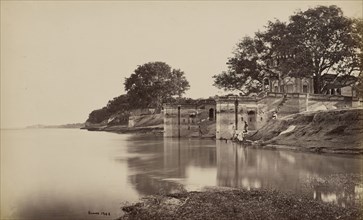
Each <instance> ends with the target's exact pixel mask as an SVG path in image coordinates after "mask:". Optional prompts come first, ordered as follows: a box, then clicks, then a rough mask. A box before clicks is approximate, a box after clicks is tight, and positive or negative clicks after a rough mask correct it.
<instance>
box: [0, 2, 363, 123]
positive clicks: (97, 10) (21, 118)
mask: <svg viewBox="0 0 363 220" xmlns="http://www.w3.org/2000/svg"><path fill="white" fill-rule="evenodd" d="M0 4H1V48H0V50H1V63H0V64H1V128H18V127H24V126H28V125H34V124H47V125H55V124H66V123H76V122H84V121H85V120H86V119H87V117H88V114H89V113H90V112H91V111H92V110H95V109H99V108H102V107H103V106H105V105H106V104H107V102H108V100H110V99H112V98H114V97H116V96H119V95H121V94H124V93H125V91H124V85H123V83H124V80H125V78H126V77H129V76H130V75H131V74H132V73H133V71H134V70H135V69H136V68H137V66H138V65H142V64H144V63H147V62H153V61H163V62H166V63H167V64H169V65H170V66H171V67H172V68H175V69H181V70H182V71H184V72H185V76H186V78H187V80H188V81H189V82H190V85H191V88H190V90H189V91H188V92H187V93H186V94H185V96H186V97H191V98H208V97H210V96H214V95H222V94H225V92H224V91H221V90H218V89H217V88H215V87H214V86H213V78H212V76H213V75H216V74H219V73H221V72H222V71H223V70H226V68H227V66H226V61H227V59H228V57H231V56H232V51H233V49H234V47H235V45H236V44H237V43H238V41H239V40H240V39H242V37H244V36H253V34H254V33H255V32H256V31H258V30H264V26H265V25H266V24H267V22H268V21H269V20H274V19H279V20H282V21H287V20H288V18H289V16H290V15H293V14H294V12H296V11H297V10H299V9H301V10H306V9H308V8H311V7H315V6H317V5H337V6H339V7H340V8H342V10H343V12H344V14H345V15H346V16H348V17H362V14H363V12H362V8H363V3H362V1H298V0H295V1H286V0H285V1H272V0H271V1H198V2H191V1H172V2H170V1H169V2H165V1H137V2H128V1H1V0H0Z"/></svg>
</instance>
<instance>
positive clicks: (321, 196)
mask: <svg viewBox="0 0 363 220" xmlns="http://www.w3.org/2000/svg"><path fill="white" fill-rule="evenodd" d="M361 164H362V159H361V158H358V157H341V156H327V155H318V154H306V153H296V152H289V151H270V150H257V149H249V148H244V147H242V146H240V145H236V144H232V143H225V142H222V141H215V140H198V139H190V140H189V139H183V140H180V141H178V140H176V139H163V138H162V137H155V136H150V135H120V134H113V133H104V132H88V131H84V130H74V129H34V130H31V129H29V130H2V131H1V219H115V218H117V217H118V216H120V215H121V210H120V206H121V205H122V204H125V202H132V201H137V200H138V199H139V198H140V197H142V196H145V195H150V194H154V193H170V192H176V191H178V190H181V189H187V190H198V189H202V188H203V187H206V186H231V187H239V188H245V189H251V188H274V189H278V190H282V191H292V192H296V193H306V194H307V195H308V196H311V197H312V198H314V199H318V200H322V201H326V202H334V203H337V204H339V205H345V204H349V203H354V201H357V199H362V198H363V186H362V185H361V184H353V185H352V184H349V185H344V184H340V183H341V179H342V178H341V175H342V176H343V180H344V175H347V174H349V175H360V174H361V168H362V165H361ZM336 176H339V178H338V180H339V181H337V182H338V183H337V184H332V185H329V186H328V187H327V186H325V185H324V187H321V185H319V184H316V186H314V187H311V186H310V187H309V183H310V182H309V181H310V180H312V179H313V180H314V181H315V183H316V181H317V182H318V183H319V180H320V181H321V182H324V179H326V178H330V179H332V178H333V179H334V178H335V177H336Z"/></svg>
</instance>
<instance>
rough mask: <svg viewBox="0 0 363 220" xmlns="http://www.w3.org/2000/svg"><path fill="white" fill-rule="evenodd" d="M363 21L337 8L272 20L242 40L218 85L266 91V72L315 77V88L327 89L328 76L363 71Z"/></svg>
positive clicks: (331, 7) (311, 11) (248, 90)
mask: <svg viewBox="0 0 363 220" xmlns="http://www.w3.org/2000/svg"><path fill="white" fill-rule="evenodd" d="M362 23H363V22H362V19H351V18H347V17H345V16H344V15H343V12H342V10H341V9H340V8H338V7H336V6H329V7H327V6H318V7H316V8H311V9H308V10H306V11H299V12H297V13H295V14H294V15H292V16H291V17H290V19H289V21H288V22H281V21H279V20H276V21H273V22H272V21H269V22H268V24H267V26H266V30H265V31H263V32H257V33H255V36H254V37H248V36H247V37H244V38H243V39H242V40H241V41H240V42H239V43H238V44H237V47H236V49H235V51H234V53H233V57H231V58H229V59H228V62H227V66H228V70H227V71H225V72H222V73H221V74H218V75H215V76H214V85H215V86H217V87H218V88H223V89H225V90H239V91H241V92H242V93H245V94H248V93H251V92H259V91H261V90H262V84H263V83H262V81H263V78H264V76H265V75H268V76H276V77H284V76H298V77H313V78H314V90H315V92H316V93H322V92H324V89H325V85H324V82H323V80H322V76H323V75H325V74H328V73H329V74H335V75H336V76H341V75H353V76H359V75H360V74H361V73H362V69H363V67H362V63H363V56H362V51H363V46H362V44H363V43H362V42H363V41H362V35H363V32H362V30H363V27H362V26H363V25H362Z"/></svg>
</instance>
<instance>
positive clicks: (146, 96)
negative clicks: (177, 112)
mask: <svg viewBox="0 0 363 220" xmlns="http://www.w3.org/2000/svg"><path fill="white" fill-rule="evenodd" d="M189 87H190V86H189V82H188V81H187V79H186V78H185V76H184V72H183V71H181V70H179V69H172V68H171V67H170V66H169V65H168V64H166V63H164V62H149V63H146V64H144V65H141V66H138V67H137V68H136V69H135V71H134V73H133V74H131V76H130V77H129V78H126V80H125V90H126V92H127V95H128V97H129V103H130V105H131V106H133V107H135V108H145V107H156V108H157V109H161V106H162V103H163V102H164V101H165V100H166V99H168V98H170V97H172V96H175V95H177V96H179V97H181V96H182V94H183V93H185V91H187V90H188V89H189Z"/></svg>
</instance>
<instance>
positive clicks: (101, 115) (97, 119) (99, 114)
mask: <svg viewBox="0 0 363 220" xmlns="http://www.w3.org/2000/svg"><path fill="white" fill-rule="evenodd" d="M129 109H130V105H129V99H128V96H127V95H120V96H118V97H115V98H113V99H112V100H109V101H108V103H107V105H106V106H105V107H103V108H101V109H97V110H94V111H92V112H91V113H90V114H89V116H88V119H87V122H90V123H101V122H103V121H104V120H106V119H108V118H109V117H110V116H111V115H113V114H116V113H120V114H121V115H124V116H125V117H123V118H122V123H127V119H128V110H129Z"/></svg>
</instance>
